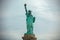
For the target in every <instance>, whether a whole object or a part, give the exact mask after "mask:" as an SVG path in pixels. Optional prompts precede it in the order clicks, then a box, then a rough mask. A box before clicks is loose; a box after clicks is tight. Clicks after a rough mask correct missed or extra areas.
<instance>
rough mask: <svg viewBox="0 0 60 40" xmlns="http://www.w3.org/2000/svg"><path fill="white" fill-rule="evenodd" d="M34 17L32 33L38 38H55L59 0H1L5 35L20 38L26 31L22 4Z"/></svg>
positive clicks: (59, 12)
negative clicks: (25, 5)
mask: <svg viewBox="0 0 60 40" xmlns="http://www.w3.org/2000/svg"><path fill="white" fill-rule="evenodd" d="M25 3H26V4H27V9H28V10H31V11H32V14H33V16H35V17H36V21H35V23H34V34H36V37H37V38H38V39H45V40H52V39H54V38H57V34H58V22H59V20H60V19H59V17H60V15H59V14H60V7H59V0H3V2H2V10H3V12H2V13H3V28H4V30H5V34H6V35H10V37H12V38H16V39H21V40H22V38H21V37H22V36H23V35H24V33H26V15H25V10H24V4H25Z"/></svg>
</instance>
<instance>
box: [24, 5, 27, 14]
mask: <svg viewBox="0 0 60 40" xmlns="http://www.w3.org/2000/svg"><path fill="white" fill-rule="evenodd" d="M24 7H25V11H26V14H27V7H26V4H24Z"/></svg>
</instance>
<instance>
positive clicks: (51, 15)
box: [26, 0, 60, 21]
mask: <svg viewBox="0 0 60 40" xmlns="http://www.w3.org/2000/svg"><path fill="white" fill-rule="evenodd" d="M49 1H50V2H49ZM49 1H47V0H29V1H27V2H26V3H27V4H28V9H29V8H31V7H32V8H33V9H32V8H31V10H32V11H34V14H36V16H37V17H42V18H44V19H47V20H50V21H58V20H59V18H58V17H60V16H58V15H59V13H60V12H59V11H58V9H59V8H58V6H57V4H56V3H57V1H53V0H49ZM51 2H52V3H51ZM52 4H53V5H52ZM29 6H31V7H29Z"/></svg>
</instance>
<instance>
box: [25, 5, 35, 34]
mask: <svg viewBox="0 0 60 40" xmlns="http://www.w3.org/2000/svg"><path fill="white" fill-rule="evenodd" d="M26 6H27V5H26V4H24V7H25V11H26V24H27V33H25V34H33V23H34V22H35V17H33V15H32V14H31V10H28V11H27V7H26Z"/></svg>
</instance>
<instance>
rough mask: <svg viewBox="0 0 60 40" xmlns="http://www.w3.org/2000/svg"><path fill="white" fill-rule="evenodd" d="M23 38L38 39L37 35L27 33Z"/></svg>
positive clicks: (24, 39)
mask: <svg viewBox="0 0 60 40" xmlns="http://www.w3.org/2000/svg"><path fill="white" fill-rule="evenodd" d="M22 39H23V40H37V38H36V37H35V35H33V34H25V35H24V37H22Z"/></svg>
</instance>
